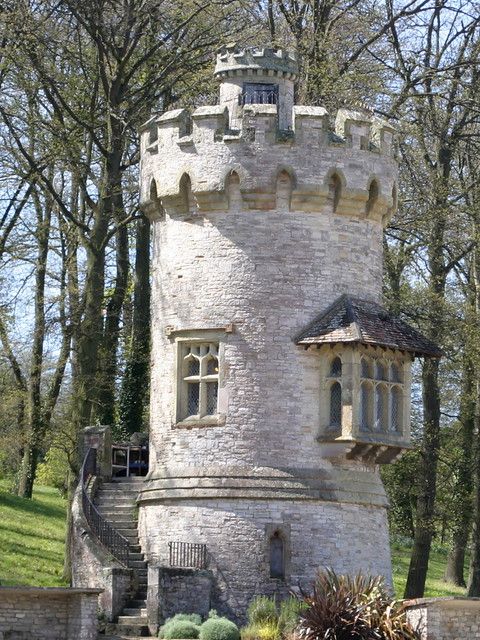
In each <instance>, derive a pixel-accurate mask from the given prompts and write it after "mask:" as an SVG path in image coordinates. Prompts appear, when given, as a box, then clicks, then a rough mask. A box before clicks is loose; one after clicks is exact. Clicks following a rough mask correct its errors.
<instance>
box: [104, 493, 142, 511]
mask: <svg viewBox="0 0 480 640" xmlns="http://www.w3.org/2000/svg"><path fill="white" fill-rule="evenodd" d="M95 504H99V505H100V506H103V507H116V506H124V507H128V506H131V508H132V509H133V508H134V507H135V500H133V499H132V498H130V497H129V496H125V495H123V493H122V494H120V495H119V496H109V495H104V494H102V493H98V494H97V497H96V499H95Z"/></svg>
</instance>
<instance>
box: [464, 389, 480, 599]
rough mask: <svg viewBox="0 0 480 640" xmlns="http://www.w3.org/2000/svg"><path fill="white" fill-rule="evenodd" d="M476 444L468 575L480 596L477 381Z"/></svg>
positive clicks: (479, 395)
mask: <svg viewBox="0 0 480 640" xmlns="http://www.w3.org/2000/svg"><path fill="white" fill-rule="evenodd" d="M475 401H476V406H475V444H474V467H473V468H474V472H473V486H474V491H473V527H472V555H471V557H470V573H469V576H468V587H467V596H468V597H469V598H478V597H479V596H480V382H478V381H477V382H476V383H475Z"/></svg>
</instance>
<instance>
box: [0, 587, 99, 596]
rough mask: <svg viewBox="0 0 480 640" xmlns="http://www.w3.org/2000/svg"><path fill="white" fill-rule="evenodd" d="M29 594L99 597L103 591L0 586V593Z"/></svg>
mask: <svg viewBox="0 0 480 640" xmlns="http://www.w3.org/2000/svg"><path fill="white" fill-rule="evenodd" d="M2 592H4V593H31V594H34V595H35V594H36V595H55V594H58V595H75V594H96V595H99V594H100V593H102V592H103V589H81V588H78V587H28V586H18V587H12V586H8V587H2V586H0V593H2Z"/></svg>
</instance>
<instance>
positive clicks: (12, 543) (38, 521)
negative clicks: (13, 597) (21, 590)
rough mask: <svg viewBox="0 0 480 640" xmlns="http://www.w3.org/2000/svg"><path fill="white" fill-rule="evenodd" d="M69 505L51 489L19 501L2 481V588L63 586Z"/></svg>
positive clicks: (0, 561)
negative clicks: (14, 586) (11, 586)
mask: <svg viewBox="0 0 480 640" xmlns="http://www.w3.org/2000/svg"><path fill="white" fill-rule="evenodd" d="M65 517H66V502H65V500H63V498H61V497H60V495H59V493H58V491H57V490H56V489H53V488H51V487H40V486H39V487H36V488H35V490H34V494H33V499H32V500H27V499H26V498H18V497H17V496H14V495H12V494H11V493H9V492H8V490H7V483H6V482H5V481H0V584H1V585H2V586H7V585H33V586H41V587H58V586H63V585H64V583H63V582H62V570H63V553H64V548H65Z"/></svg>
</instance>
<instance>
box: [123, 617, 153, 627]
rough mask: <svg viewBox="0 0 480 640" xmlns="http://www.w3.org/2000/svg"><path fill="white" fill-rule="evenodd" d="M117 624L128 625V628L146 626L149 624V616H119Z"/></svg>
mask: <svg viewBox="0 0 480 640" xmlns="http://www.w3.org/2000/svg"><path fill="white" fill-rule="evenodd" d="M117 624H128V626H132V625H135V626H139V627H142V626H146V625H147V624H148V620H147V616H127V615H125V616H124V615H122V616H118V622H117Z"/></svg>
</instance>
